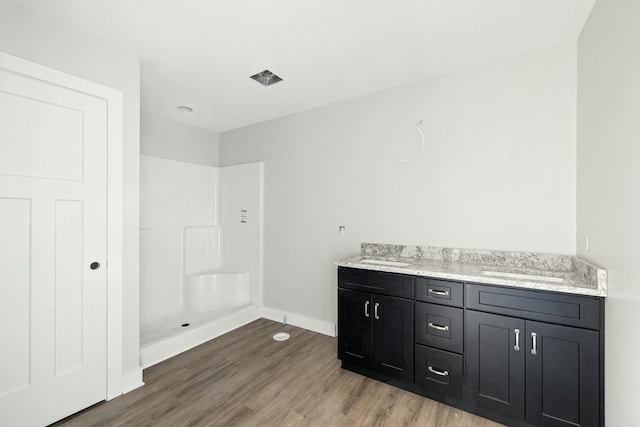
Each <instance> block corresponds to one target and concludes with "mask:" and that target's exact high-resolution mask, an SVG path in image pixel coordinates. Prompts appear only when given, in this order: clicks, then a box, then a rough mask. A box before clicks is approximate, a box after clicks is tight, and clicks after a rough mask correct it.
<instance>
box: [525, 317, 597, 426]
mask: <svg viewBox="0 0 640 427" xmlns="http://www.w3.org/2000/svg"><path fill="white" fill-rule="evenodd" d="M532 334H535V336H536V346H535V350H536V351H535V354H533V353H532V351H531V350H532V349H533V339H532ZM598 344H599V336H598V332H596V331H589V330H585V329H576V328H570V327H566V326H559V325H551V324H548V323H540V322H533V321H527V421H530V422H532V423H536V424H539V425H545V426H582V427H586V426H596V425H598V423H599V409H598V408H599V404H598V402H599V389H598V384H599V380H600V372H599V366H600V362H599V348H598Z"/></svg>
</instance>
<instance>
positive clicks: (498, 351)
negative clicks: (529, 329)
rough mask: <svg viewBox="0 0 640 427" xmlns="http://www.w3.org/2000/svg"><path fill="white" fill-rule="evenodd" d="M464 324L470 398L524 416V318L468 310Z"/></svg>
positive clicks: (475, 401)
mask: <svg viewBox="0 0 640 427" xmlns="http://www.w3.org/2000/svg"><path fill="white" fill-rule="evenodd" d="M465 325H466V330H465V334H466V335H465V367H466V372H465V377H466V384H467V391H466V396H467V400H468V401H469V402H470V403H472V404H475V405H477V406H479V407H483V408H486V409H490V410H492V411H495V412H499V413H502V414H505V415H508V416H511V417H513V418H517V419H524V408H525V407H524V404H525V402H524V392H525V383H524V381H525V345H524V335H525V328H524V327H525V321H524V320H522V319H515V318H512V317H505V316H498V315H495V314H487V313H480V312H476V311H471V310H468V311H467V312H466V322H465ZM516 337H518V338H519V339H516Z"/></svg>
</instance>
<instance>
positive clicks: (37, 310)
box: [0, 67, 107, 427]
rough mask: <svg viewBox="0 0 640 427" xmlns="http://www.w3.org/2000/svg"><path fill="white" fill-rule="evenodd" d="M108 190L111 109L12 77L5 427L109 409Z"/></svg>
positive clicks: (4, 150)
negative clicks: (95, 407) (103, 405)
mask: <svg viewBox="0 0 640 427" xmlns="http://www.w3.org/2000/svg"><path fill="white" fill-rule="evenodd" d="M106 178H107V102H106V101H105V100H104V99H101V98H98V97H94V96H91V95H89V94H86V93H83V92H81V91H77V90H74V89H72V88H68V87H64V86H60V85H57V84H54V83H50V82H46V81H42V80H38V79H35V78H31V77H29V76H26V75H22V74H19V73H15V72H12V71H11V70H7V69H4V68H2V67H0V425H2V426H20V427H22V426H42V425H46V424H49V423H51V422H53V421H56V420H59V419H61V418H64V417H66V416H68V415H70V414H72V413H74V412H77V411H79V410H81V409H83V408H85V407H87V406H90V405H92V404H94V403H96V402H99V401H101V400H104V399H105V397H106V376H107V365H106V363H107V361H106V351H107V349H106V342H107V341H106V340H107V336H106V327H107V325H106V313H107V311H106V291H107V290H106V268H105V265H106V250H107V247H106V246H107V243H106V239H107V184H106V182H107V181H106ZM94 262H95V263H99V264H100V266H99V267H98V265H97V264H94V265H93V267H95V269H92V268H91V264H92V263H94Z"/></svg>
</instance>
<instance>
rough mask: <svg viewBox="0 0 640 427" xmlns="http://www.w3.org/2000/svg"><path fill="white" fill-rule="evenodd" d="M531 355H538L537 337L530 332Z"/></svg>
mask: <svg viewBox="0 0 640 427" xmlns="http://www.w3.org/2000/svg"><path fill="white" fill-rule="evenodd" d="M531 341H532V343H531V354H538V335H537V334H536V333H535V332H531Z"/></svg>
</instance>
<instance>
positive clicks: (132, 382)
mask: <svg viewBox="0 0 640 427" xmlns="http://www.w3.org/2000/svg"><path fill="white" fill-rule="evenodd" d="M143 385H144V382H143V381H142V368H139V369H136V370H134V371H131V372H127V373H126V374H124V375H122V394H125V393H129V392H130V391H133V390H135V389H137V388H138V387H142V386H143Z"/></svg>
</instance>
